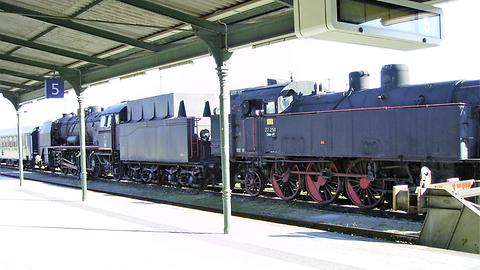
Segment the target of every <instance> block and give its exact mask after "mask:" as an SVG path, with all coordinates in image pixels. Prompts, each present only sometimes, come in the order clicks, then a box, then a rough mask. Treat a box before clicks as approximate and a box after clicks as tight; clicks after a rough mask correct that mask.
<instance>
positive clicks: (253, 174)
mask: <svg viewBox="0 0 480 270" xmlns="http://www.w3.org/2000/svg"><path fill="white" fill-rule="evenodd" d="M244 186H245V191H246V192H247V193H248V194H249V195H250V196H252V197H257V196H258V195H260V194H261V193H262V192H263V190H264V189H265V180H264V177H263V175H262V172H260V171H259V170H258V169H248V170H247V173H246V174H245V180H244Z"/></svg>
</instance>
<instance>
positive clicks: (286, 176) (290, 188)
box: [270, 163, 302, 201]
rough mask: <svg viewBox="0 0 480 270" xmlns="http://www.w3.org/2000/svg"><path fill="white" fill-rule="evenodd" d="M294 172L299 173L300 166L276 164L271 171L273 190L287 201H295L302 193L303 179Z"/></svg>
mask: <svg viewBox="0 0 480 270" xmlns="http://www.w3.org/2000/svg"><path fill="white" fill-rule="evenodd" d="M292 171H299V168H298V165H296V164H295V165H291V166H288V165H286V164H281V163H276V164H274V165H273V167H272V171H271V179H270V180H271V181H272V187H273V190H274V191H275V194H277V196H278V197H280V198H281V199H282V200H285V201H288V200H293V199H295V198H296V197H297V196H298V195H299V194H300V192H301V191H302V177H301V175H300V174H293V173H292Z"/></svg>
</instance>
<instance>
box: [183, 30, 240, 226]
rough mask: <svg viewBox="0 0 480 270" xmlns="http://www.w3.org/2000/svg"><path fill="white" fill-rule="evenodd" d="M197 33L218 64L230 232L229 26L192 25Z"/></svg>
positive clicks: (224, 192) (225, 209)
mask: <svg viewBox="0 0 480 270" xmlns="http://www.w3.org/2000/svg"><path fill="white" fill-rule="evenodd" d="M192 28H193V30H194V33H195V35H197V36H198V37H199V38H200V39H202V40H203V41H204V42H205V43H206V44H207V46H208V48H209V50H210V52H211V54H212V56H213V58H214V59H215V63H216V64H217V68H216V70H217V76H218V80H219V84H220V140H221V146H220V149H221V158H222V198H223V233H224V234H229V233H230V219H231V216H232V207H231V197H232V190H231V189H230V139H229V138H230V128H229V121H228V115H229V109H228V108H229V106H227V105H228V104H229V98H230V95H228V93H227V94H226V95H225V79H226V77H227V71H228V69H227V66H226V61H227V60H228V59H229V58H230V56H231V55H232V53H231V52H229V51H228V44H227V39H226V35H227V32H228V31H227V26H226V25H225V32H223V33H219V32H212V31H208V30H205V29H202V28H198V27H196V26H193V25H192Z"/></svg>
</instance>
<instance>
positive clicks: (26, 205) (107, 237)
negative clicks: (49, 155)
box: [0, 176, 480, 270]
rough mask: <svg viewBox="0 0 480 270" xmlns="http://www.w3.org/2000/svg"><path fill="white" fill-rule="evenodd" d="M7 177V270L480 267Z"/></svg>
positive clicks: (2, 252)
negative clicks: (226, 227)
mask: <svg viewBox="0 0 480 270" xmlns="http://www.w3.org/2000/svg"><path fill="white" fill-rule="evenodd" d="M78 192H79V191H78V190H76V189H71V188H65V187H59V186H54V185H50V184H45V183H40V182H34V181H28V180H25V181H24V185H23V186H22V187H20V186H19V181H18V179H16V178H10V177H4V176H0V213H1V221H0V239H1V243H2V244H1V245H0V270H3V269H5V270H6V269H49V270H52V269H191V268H195V269H229V270H230V269H312V268H313V269H402V270H404V269H472V270H473V269H480V258H479V256H478V255H472V254H467V253H461V252H455V251H448V250H441V249H435V248H428V247H422V246H417V245H406V244H400V243H393V242H386V241H383V240H375V239H369V238H364V237H358V236H351V235H344V234H337V233H331V232H325V231H320V230H313V229H308V228H303V227H295V226H287V225H279V224H275V223H269V222H264V221H257V220H250V219H245V218H240V217H232V232H231V234H229V235H224V234H223V216H222V215H221V214H217V213H211V212H204V211H199V210H192V209H186V208H181V207H175V206H171V205H163V204H156V203H152V202H146V201H141V200H135V199H130V198H124V197H118V196H113V195H109V194H105V193H99V192H92V191H90V192H89V193H88V198H87V201H86V202H82V201H80V200H79V193H78Z"/></svg>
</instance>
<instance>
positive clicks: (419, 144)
mask: <svg viewBox="0 0 480 270" xmlns="http://www.w3.org/2000/svg"><path fill="white" fill-rule="evenodd" d="M408 77H409V75H408V69H407V67H406V66H404V65H387V66H384V67H383V68H382V73H381V87H380V88H374V89H370V88H369V86H368V78H369V74H368V73H367V72H363V71H358V72H352V73H350V76H349V80H350V87H349V90H348V91H346V92H336V93H330V92H326V91H323V90H322V89H321V87H317V85H316V84H315V83H312V82H290V83H284V84H272V85H268V86H264V87H257V88H248V89H241V90H235V91H232V92H231V94H230V102H231V104H230V130H231V137H230V146H231V149H230V161H231V168H232V173H231V176H232V177H231V178H232V179H231V180H232V181H231V182H232V183H233V184H235V183H240V185H241V186H242V188H244V190H245V191H246V192H247V193H248V194H250V195H252V196H258V195H259V194H261V193H262V191H263V190H264V188H265V187H267V186H271V187H272V188H273V190H274V191H275V193H276V194H277V195H278V196H279V197H280V198H282V199H284V200H291V199H294V198H295V197H297V196H298V195H299V194H300V193H301V192H302V190H306V191H308V194H309V195H310V197H311V198H312V199H313V200H315V201H317V202H318V203H320V204H328V203H330V202H332V201H333V200H335V199H336V198H338V197H339V196H340V195H341V194H344V195H346V197H348V198H349V199H350V200H351V201H352V203H353V204H355V205H357V206H359V207H362V208H373V207H375V206H377V205H378V204H380V203H382V202H383V201H384V200H385V199H387V198H388V195H389V194H390V193H391V190H392V187H393V186H394V185H398V184H407V185H409V186H410V187H412V188H414V187H416V186H427V185H428V184H430V183H432V182H441V181H446V180H447V179H449V178H461V179H469V178H475V177H477V174H478V173H479V171H478V165H479V164H480V163H479V160H480V159H479V158H480V145H479V144H478V137H479V135H478V129H479V121H480V119H479V117H480V116H479V105H480V81H479V80H476V81H450V82H442V83H431V84H421V85H409V83H408ZM202 99H203V101H205V100H207V101H209V102H208V103H207V104H206V105H207V106H205V108H204V109H200V108H198V105H199V104H200V102H199V100H200V99H199V98H198V97H192V96H191V95H188V96H177V94H169V95H162V96H157V97H152V98H147V99H142V100H135V101H128V102H124V103H121V104H117V105H114V106H112V107H109V108H107V109H106V110H104V111H99V110H98V109H96V108H89V114H88V116H87V127H88V129H89V131H88V132H87V134H89V135H88V138H87V142H88V171H89V173H90V174H91V175H93V176H102V175H103V176H106V175H113V176H114V177H115V178H117V179H122V178H128V179H131V180H138V181H143V182H147V183H170V184H175V185H184V186H191V187H199V188H203V187H205V186H207V185H215V184H217V183H219V181H220V175H221V174H220V159H219V156H220V132H219V131H220V127H219V116H218V115H216V114H215V113H214V114H213V115H212V114H211V112H210V106H209V104H213V103H212V102H213V98H210V99H209V98H206V97H202ZM176 106H178V107H176ZM202 107H203V102H202ZM186 108H188V109H189V110H188V111H189V113H190V114H189V115H192V116H188V117H187V113H186ZM177 110H178V112H177ZM202 111H203V114H202ZM175 112H177V113H175ZM200 115H203V117H200ZM208 118H209V119H208ZM206 120H207V121H206ZM208 120H210V121H208ZM77 123H78V118H77V117H76V116H71V115H70V116H68V115H67V116H64V117H63V118H62V119H59V120H57V121H55V122H54V123H52V124H50V125H49V124H46V125H44V126H43V127H42V128H40V129H39V130H37V132H36V133H35V134H36V135H35V136H36V137H37V138H33V140H32V141H37V143H36V147H33V152H35V151H36V154H37V155H38V157H41V158H37V159H36V160H37V163H38V161H39V160H41V161H42V162H44V163H45V165H47V166H48V167H50V168H61V169H62V170H63V171H64V172H65V173H76V172H77V171H78V167H79V166H78V161H77V159H78V139H77V138H76V137H75V136H76V134H78V133H77V131H76V126H77ZM210 132H211V135H212V136H211V137H212V138H210ZM42 134H43V137H45V138H46V139H42ZM47 137H49V138H47ZM34 145H35V144H34Z"/></svg>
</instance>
